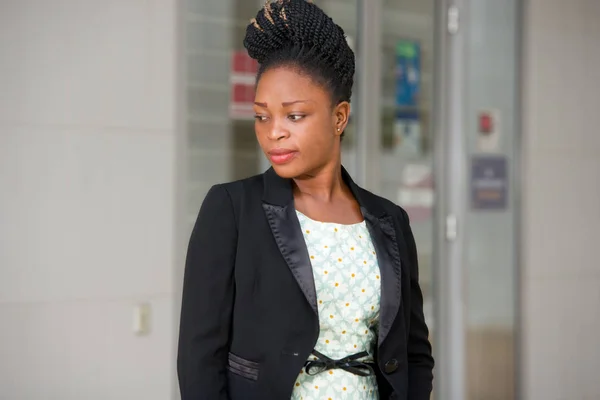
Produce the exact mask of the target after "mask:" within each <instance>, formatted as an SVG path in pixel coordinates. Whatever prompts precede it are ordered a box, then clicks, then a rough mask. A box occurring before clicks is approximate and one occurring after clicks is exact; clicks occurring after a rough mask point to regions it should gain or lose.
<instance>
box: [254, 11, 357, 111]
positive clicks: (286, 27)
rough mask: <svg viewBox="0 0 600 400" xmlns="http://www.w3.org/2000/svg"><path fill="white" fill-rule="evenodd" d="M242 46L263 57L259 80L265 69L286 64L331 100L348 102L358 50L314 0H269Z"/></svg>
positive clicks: (256, 55)
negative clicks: (324, 90) (322, 89)
mask: <svg viewBox="0 0 600 400" xmlns="http://www.w3.org/2000/svg"><path fill="white" fill-rule="evenodd" d="M244 47H246V49H247V50H248V54H249V55H250V57H252V58H253V59H255V60H256V61H258V63H259V69H258V74H257V77H256V79H257V82H258V80H259V79H260V77H261V75H262V74H263V73H264V72H265V71H266V70H268V69H270V68H274V67H282V66H286V67H290V68H294V69H295V70H296V71H297V72H300V73H304V74H307V75H308V76H310V77H311V78H312V79H313V81H314V82H315V83H316V84H319V85H320V86H322V87H323V88H324V89H326V90H327V91H328V92H329V93H330V95H331V100H332V105H334V106H335V105H337V104H339V103H341V102H344V101H347V102H350V97H351V96H352V84H353V83H354V69H355V61H354V52H353V51H352V49H350V46H348V42H347V41H346V36H345V34H344V30H343V29H342V28H341V27H340V26H338V25H337V24H335V23H334V22H333V20H332V19H331V18H330V17H329V16H327V15H326V14H325V12H323V10H321V9H320V8H319V7H317V6H316V5H315V4H313V3H312V1H307V0H275V1H270V0H269V1H267V3H266V4H265V6H264V7H263V8H262V9H261V10H260V11H259V12H258V14H257V15H256V18H254V19H252V21H251V23H250V24H249V25H248V27H247V28H246V37H245V38H244Z"/></svg>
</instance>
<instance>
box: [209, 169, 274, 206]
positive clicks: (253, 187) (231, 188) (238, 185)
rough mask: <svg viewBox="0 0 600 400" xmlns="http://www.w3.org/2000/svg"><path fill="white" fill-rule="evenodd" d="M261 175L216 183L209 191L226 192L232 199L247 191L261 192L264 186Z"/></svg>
mask: <svg viewBox="0 0 600 400" xmlns="http://www.w3.org/2000/svg"><path fill="white" fill-rule="evenodd" d="M263 175H264V174H258V175H254V176H250V177H248V178H244V179H238V180H235V181H231V182H224V183H218V184H216V185H214V186H213V187H212V188H211V189H210V191H209V193H210V192H212V191H218V192H221V193H226V194H227V195H228V196H229V197H230V199H231V200H232V201H233V200H237V199H239V198H242V197H243V196H244V195H245V194H247V193H253V192H255V193H257V194H261V193H262V190H263V187H264V182H263V181H264V179H263ZM207 197H208V195H207Z"/></svg>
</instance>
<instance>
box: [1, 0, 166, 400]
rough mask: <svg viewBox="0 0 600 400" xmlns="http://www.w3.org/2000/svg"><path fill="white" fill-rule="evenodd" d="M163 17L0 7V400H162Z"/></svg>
mask: <svg viewBox="0 0 600 400" xmlns="http://www.w3.org/2000/svg"><path fill="white" fill-rule="evenodd" d="M174 13H175V0H126V1H123V0H103V1H96V0H52V1H39V0H38V1H36V0H2V1H0V49H1V50H0V193H1V197H0V200H1V204H0V321H1V322H0V327H1V328H0V399H11V400H29V399H32V400H33V399H57V400H69V399H86V400H93V399H98V400H106V399H128V400H129V399H157V400H159V399H160V400H164V399H168V398H170V396H171V393H172V387H173V384H174V380H173V378H172V377H173V376H174V374H173V371H174V365H173V364H174V357H173V337H174V331H175V327H174V324H173V321H174V315H173V309H174V305H173V304H174V303H173V301H174V300H173V296H174V295H173V281H172V274H173V261H172V260H173V231H174V201H173V196H174V179H175V173H174V151H175V149H174V147H175V146H174V145H175V110H174V109H175V68H174V64H175V42H176V41H175V37H174V27H175V21H174V20H175V14H174ZM138 302H148V303H149V304H150V305H151V311H152V314H151V334H150V335H148V336H145V337H136V336H135V335H134V334H133V331H132V313H133V306H134V305H135V304H137V303H138Z"/></svg>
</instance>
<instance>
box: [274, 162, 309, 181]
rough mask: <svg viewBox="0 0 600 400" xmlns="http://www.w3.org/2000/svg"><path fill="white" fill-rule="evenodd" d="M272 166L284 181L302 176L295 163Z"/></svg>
mask: <svg viewBox="0 0 600 400" xmlns="http://www.w3.org/2000/svg"><path fill="white" fill-rule="evenodd" d="M271 166H272V167H273V170H274V171H275V173H276V174H277V175H278V176H279V177H281V178H284V179H293V178H296V177H298V176H300V175H302V171H299V169H298V168H297V167H296V166H294V165H293V163H290V164H283V165H277V164H271Z"/></svg>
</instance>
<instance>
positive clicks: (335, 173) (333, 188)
mask: <svg viewBox="0 0 600 400" xmlns="http://www.w3.org/2000/svg"><path fill="white" fill-rule="evenodd" d="M345 190H346V189H345V184H344V181H343V179H342V166H341V164H340V163H339V162H335V163H331V164H328V165H325V166H324V167H323V168H321V169H320V170H319V171H316V172H315V173H311V174H307V175H306V176H302V177H298V178H295V179H294V192H295V195H297V196H308V197H311V198H313V199H315V200H318V201H323V202H331V201H332V200H333V199H334V198H335V197H337V196H339V195H341V194H343V193H344V192H345Z"/></svg>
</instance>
